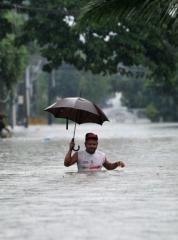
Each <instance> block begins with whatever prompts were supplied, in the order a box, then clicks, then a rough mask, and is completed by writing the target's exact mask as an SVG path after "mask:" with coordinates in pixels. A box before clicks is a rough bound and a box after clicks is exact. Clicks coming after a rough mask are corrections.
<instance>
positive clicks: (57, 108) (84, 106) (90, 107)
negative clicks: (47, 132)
mask: <svg viewBox="0 0 178 240" xmlns="http://www.w3.org/2000/svg"><path fill="white" fill-rule="evenodd" d="M45 111H48V112H50V113H52V114H53V115H54V116H55V117H56V118H66V119H70V120H72V121H74V122H75V123H78V124H81V123H89V122H91V123H97V124H100V125H102V124H103V122H104V121H109V120H108V118H107V117H106V115H105V114H104V112H103V111H102V110H101V109H100V108H99V107H98V106H97V105H96V104H94V103H93V102H91V101H89V100H87V99H84V98H80V97H68V98H62V99H60V100H58V101H57V102H56V103H54V104H52V105H51V106H49V107H47V108H46V109H45Z"/></svg>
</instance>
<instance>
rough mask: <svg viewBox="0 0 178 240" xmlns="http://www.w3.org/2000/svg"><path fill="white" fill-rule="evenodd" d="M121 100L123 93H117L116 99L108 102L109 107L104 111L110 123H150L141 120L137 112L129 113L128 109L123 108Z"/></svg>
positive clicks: (144, 119) (146, 120)
mask: <svg viewBox="0 0 178 240" xmlns="http://www.w3.org/2000/svg"><path fill="white" fill-rule="evenodd" d="M121 98H122V93H120V92H116V93H115V95H114V97H113V98H110V99H109V100H108V101H107V106H108V107H106V108H104V109H103V111H104V112H105V114H106V115H107V116H108V118H109V119H110V121H112V122H119V123H137V122H142V123H143V122H146V123H148V122H149V120H148V119H147V118H139V117H138V115H137V111H129V110H128V108H127V107H124V106H122V103H121Z"/></svg>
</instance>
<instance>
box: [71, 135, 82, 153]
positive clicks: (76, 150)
mask: <svg viewBox="0 0 178 240" xmlns="http://www.w3.org/2000/svg"><path fill="white" fill-rule="evenodd" d="M72 142H74V138H72ZM79 149H80V146H79V145H78V148H76V149H75V148H74V147H73V148H72V150H73V151H75V152H78V151H79Z"/></svg>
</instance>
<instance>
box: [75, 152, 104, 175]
mask: <svg viewBox="0 0 178 240" xmlns="http://www.w3.org/2000/svg"><path fill="white" fill-rule="evenodd" d="M105 159H106V156H105V154H104V153H103V152H100V151H97V150H96V151H95V153H93V154H90V153H88V152H86V151H85V150H84V151H79V152H78V161H77V166H78V171H79V172H87V171H90V172H96V171H100V170H101V168H102V166H103V163H104V161H105Z"/></svg>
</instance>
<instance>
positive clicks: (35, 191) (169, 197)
mask: <svg viewBox="0 0 178 240" xmlns="http://www.w3.org/2000/svg"><path fill="white" fill-rule="evenodd" d="M69 127H70V130H69V131H68V132H67V131H66V130H65V127H64V126H53V127H52V128H49V127H31V128H30V129H28V130H25V129H20V128H17V129H16V131H15V134H14V137H13V138H11V139H3V140H0V204H1V208H0V228H1V232H0V239H3V240H11V239H13V240H21V239H27V240H28V239H30V240H31V239H34V240H41V239H42V240H48V239H50V240H51V239H52V240H53V239H55V240H56V239H64V240H65V239H67V240H68V239H69V240H70V239H72V240H73V239H77V240H78V239H79V240H80V239H81V240H83V239H87V240H88V239H111V240H112V239H117V240H118V239H121V240H122V239H123V240H130V239H132V240H133V239H135V240H138V239H151V240H154V239H155V240H156V239H159V240H160V239H161V240H162V239H165V240H168V239H169V240H174V239H177V235H178V205H177V202H178V190H177V189H178V147H177V146H178V127H177V125H173V124H168V125H163V124H162V125H160V124H155V125H151V124H150V125H149V124H148V125H146V124H145V125H125V124H120V125H117V124H115V125H111V123H108V124H104V125H103V126H102V127H101V126H97V125H81V126H78V127H77V139H76V141H77V144H78V143H79V144H80V145H81V148H83V138H84V134H85V133H86V132H88V131H95V132H96V133H98V134H99V136H100V142H99V148H100V149H101V150H102V151H105V152H106V154H107V158H108V159H109V160H111V161H114V160H119V159H120V160H123V161H124V162H125V163H126V168H125V169H121V170H114V171H105V170H103V172H100V173H77V168H76V166H72V167H70V168H65V167H64V166H63V157H64V154H65V152H66V150H67V149H68V142H69V140H70V138H71V136H72V132H73V125H71V126H69Z"/></svg>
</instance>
